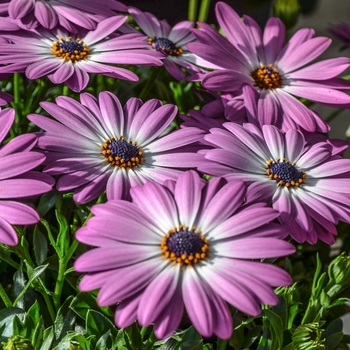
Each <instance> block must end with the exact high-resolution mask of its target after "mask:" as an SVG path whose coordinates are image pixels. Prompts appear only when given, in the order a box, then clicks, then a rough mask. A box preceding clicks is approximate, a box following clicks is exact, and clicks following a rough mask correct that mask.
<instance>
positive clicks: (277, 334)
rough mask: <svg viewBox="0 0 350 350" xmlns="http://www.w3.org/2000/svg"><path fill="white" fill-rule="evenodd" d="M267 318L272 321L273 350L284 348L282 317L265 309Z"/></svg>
mask: <svg viewBox="0 0 350 350" xmlns="http://www.w3.org/2000/svg"><path fill="white" fill-rule="evenodd" d="M263 312H264V314H265V315H266V317H267V319H268V320H269V321H270V325H271V326H272V327H271V332H272V334H273V336H272V346H271V350H273V349H276V350H279V349H281V348H282V344H283V331H284V329H283V324H282V319H281V317H279V316H278V315H277V314H276V313H274V312H273V311H271V310H268V309H265V310H263Z"/></svg>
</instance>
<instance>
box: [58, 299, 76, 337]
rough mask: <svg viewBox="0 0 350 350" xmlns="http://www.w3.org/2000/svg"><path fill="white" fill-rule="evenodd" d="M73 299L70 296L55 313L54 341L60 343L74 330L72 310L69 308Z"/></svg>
mask: <svg viewBox="0 0 350 350" xmlns="http://www.w3.org/2000/svg"><path fill="white" fill-rule="evenodd" d="M72 299H73V297H72V296H70V297H68V299H66V300H65V302H64V303H63V304H62V306H61V307H60V308H59V310H58V312H57V316H56V319H55V332H54V334H55V340H56V341H57V342H60V341H61V340H62V339H63V338H64V336H65V335H66V334H67V332H68V331H71V330H73V329H74V325H75V313H74V312H73V310H72V309H70V308H69V305H70V303H71V302H72Z"/></svg>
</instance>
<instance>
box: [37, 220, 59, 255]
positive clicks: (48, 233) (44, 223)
mask: <svg viewBox="0 0 350 350" xmlns="http://www.w3.org/2000/svg"><path fill="white" fill-rule="evenodd" d="M40 222H41V223H42V224H43V225H44V226H45V228H46V231H47V235H48V237H49V240H50V243H51V245H52V246H53V247H54V249H55V251H56V253H57V255H59V254H60V251H59V248H58V246H57V244H56V240H55V238H54V237H53V235H52V231H51V226H50V224H49V223H48V222H47V221H46V220H44V219H40Z"/></svg>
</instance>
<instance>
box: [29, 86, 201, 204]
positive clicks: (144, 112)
mask: <svg viewBox="0 0 350 350" xmlns="http://www.w3.org/2000/svg"><path fill="white" fill-rule="evenodd" d="M80 100H81V103H79V102H77V101H75V100H73V99H72V98H69V97H64V96H60V97H58V98H57V99H56V103H57V104H54V103H50V102H42V103H41V106H42V107H43V108H44V109H45V110H46V111H47V112H48V113H49V114H51V115H52V116H53V117H54V118H55V119H57V120H58V121H59V122H57V121H54V120H52V119H49V118H46V117H43V116H40V115H35V114H34V115H30V116H29V119H30V120H31V121H32V122H33V123H35V124H36V125H38V126H39V127H40V128H42V129H44V130H46V132H45V133H39V140H38V146H39V147H40V148H41V149H43V150H45V154H46V156H47V163H49V164H48V165H47V166H46V167H45V169H44V172H46V173H48V174H50V175H58V174H61V175H63V176H62V177H61V178H60V179H59V180H58V182H57V188H58V190H60V191H68V190H72V189H74V190H75V194H74V200H75V201H76V202H77V203H86V202H88V201H90V200H92V199H94V198H96V197H97V196H99V195H100V194H101V193H102V192H103V191H104V190H106V189H107V198H108V199H119V198H129V189H130V187H132V186H135V185H140V184H143V183H145V182H147V181H157V182H161V183H162V182H164V181H165V180H166V179H176V178H177V177H178V176H179V174H181V173H182V171H181V170H178V168H192V167H194V166H195V165H194V164H196V163H197V162H198V161H199V160H201V159H202V156H201V155H199V154H196V153H195V152H191V149H186V148H187V147H188V146H189V145H190V144H191V143H193V142H196V141H198V140H199V139H200V138H201V137H202V131H201V130H198V129H196V128H186V130H185V129H184V130H177V131H174V132H172V133H170V134H167V135H165V136H163V137H160V135H161V134H162V133H163V132H164V131H165V130H166V129H167V128H168V127H169V125H170V124H171V122H172V121H173V119H174V118H175V116H176V113H177V107H176V106H174V105H171V104H169V105H164V106H163V105H162V103H161V102H160V101H159V100H155V99H154V100H150V101H147V102H145V103H142V102H141V100H139V99H137V98H131V99H130V100H129V101H128V102H127V103H126V104H125V106H124V108H123V107H122V106H121V105H120V102H119V100H118V99H117V97H116V96H115V95H113V94H112V93H110V92H102V93H101V94H100V95H99V99H98V100H97V99H95V98H94V97H93V96H92V95H90V94H86V93H85V94H81V95H80Z"/></svg>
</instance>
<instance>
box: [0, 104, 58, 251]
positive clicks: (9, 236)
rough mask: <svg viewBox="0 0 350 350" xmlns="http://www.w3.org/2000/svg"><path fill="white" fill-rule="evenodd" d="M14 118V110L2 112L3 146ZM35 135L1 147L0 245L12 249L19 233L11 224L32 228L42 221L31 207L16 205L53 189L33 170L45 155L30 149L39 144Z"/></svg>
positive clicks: (0, 131) (48, 180)
mask: <svg viewBox="0 0 350 350" xmlns="http://www.w3.org/2000/svg"><path fill="white" fill-rule="evenodd" d="M14 119H15V111H14V109H12V108H8V109H3V110H1V111H0V143H1V142H3V141H4V139H5V136H6V134H7V133H8V131H9V130H10V128H11V125H12V123H13V121H14ZM36 140H37V138H36V136H35V135H34V134H24V135H21V136H17V137H15V138H14V139H12V140H11V141H10V142H9V143H7V144H5V145H3V146H2V147H0V243H1V244H7V245H10V246H13V245H16V244H17V243H18V237H17V234H16V231H15V230H14V229H13V227H12V226H11V225H33V224H36V223H37V222H38V221H39V215H38V213H37V212H36V211H35V210H34V209H33V208H32V207H30V206H28V205H26V204H24V203H22V201H23V200H21V202H17V201H16V199H18V198H26V197H30V196H37V195H40V194H43V193H46V192H48V191H50V190H51V189H52V185H53V183H54V181H53V179H52V178H51V177H50V176H48V175H45V174H42V173H39V172H35V171H32V169H34V168H36V167H37V166H38V165H40V164H41V163H42V162H43V161H44V159H45V156H44V155H43V154H41V153H38V152H32V151H31V149H32V148H33V147H34V145H35V143H36Z"/></svg>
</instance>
